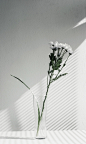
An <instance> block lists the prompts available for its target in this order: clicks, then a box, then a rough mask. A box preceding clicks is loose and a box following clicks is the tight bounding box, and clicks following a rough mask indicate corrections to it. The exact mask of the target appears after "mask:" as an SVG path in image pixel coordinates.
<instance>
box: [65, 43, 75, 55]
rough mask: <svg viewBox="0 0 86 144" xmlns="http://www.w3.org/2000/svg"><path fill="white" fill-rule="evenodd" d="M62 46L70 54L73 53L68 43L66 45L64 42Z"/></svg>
mask: <svg viewBox="0 0 86 144" xmlns="http://www.w3.org/2000/svg"><path fill="white" fill-rule="evenodd" d="M64 48H65V50H67V52H69V53H70V54H72V53H73V50H72V48H71V46H70V45H68V44H66V43H65V44H64Z"/></svg>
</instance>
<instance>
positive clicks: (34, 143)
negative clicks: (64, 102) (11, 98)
mask: <svg viewBox="0 0 86 144" xmlns="http://www.w3.org/2000/svg"><path fill="white" fill-rule="evenodd" d="M31 139H33V140H31ZM5 143H6V144H9V143H11V144H15V143H18V144H44V143H45V144H53V143H54V144H86V131H84V130H82V131H80V130H77V131H76V130H72V131H71V130H68V131H66V130H64V131H61V130H60V131H47V138H46V139H45V140H37V139H34V134H33V131H18V132H16V131H13V132H12V131H9V132H0V144H5Z"/></svg>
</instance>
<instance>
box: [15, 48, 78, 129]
mask: <svg viewBox="0 0 86 144" xmlns="http://www.w3.org/2000/svg"><path fill="white" fill-rule="evenodd" d="M78 56H79V53H78V49H76V51H75V52H74V54H73V55H71V57H70V59H69V60H68V62H67V65H66V66H65V68H64V70H63V71H62V73H64V72H67V73H68V75H66V76H64V77H62V78H60V79H58V80H57V81H56V82H53V83H52V84H51V86H50V89H49V93H48V97H47V118H46V126H47V130H73V129H75V130H76V129H77V128H78V116H77V114H78V71H77V70H78ZM46 86H47V78H46V77H45V78H43V79H42V80H41V81H40V82H39V83H37V84H36V85H35V86H33V87H32V88H31V90H32V91H33V93H34V94H35V95H37V94H38V95H44V94H45V92H46ZM15 110H16V115H17V120H18V123H19V124H20V130H34V124H35V119H34V110H33V96H32V94H31V92H30V91H27V92H26V93H25V94H24V95H22V96H21V98H20V99H19V100H17V101H16V103H15Z"/></svg>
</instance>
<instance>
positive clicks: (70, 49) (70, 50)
mask: <svg viewBox="0 0 86 144" xmlns="http://www.w3.org/2000/svg"><path fill="white" fill-rule="evenodd" d="M68 52H69V53H70V54H72V53H73V50H72V48H71V47H70V46H69V50H68Z"/></svg>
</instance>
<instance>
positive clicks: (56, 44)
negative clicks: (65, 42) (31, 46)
mask: <svg viewBox="0 0 86 144" xmlns="http://www.w3.org/2000/svg"><path fill="white" fill-rule="evenodd" d="M54 46H55V48H56V49H58V46H59V43H58V41H56V42H55V44H54Z"/></svg>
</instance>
